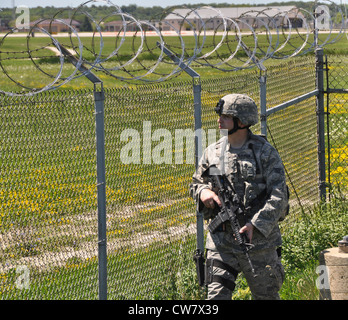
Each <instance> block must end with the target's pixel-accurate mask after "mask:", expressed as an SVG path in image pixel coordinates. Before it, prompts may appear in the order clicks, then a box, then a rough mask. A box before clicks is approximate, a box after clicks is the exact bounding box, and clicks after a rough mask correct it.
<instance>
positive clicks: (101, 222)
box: [94, 84, 107, 300]
mask: <svg viewBox="0 0 348 320" xmlns="http://www.w3.org/2000/svg"><path fill="white" fill-rule="evenodd" d="M104 100H105V95H104V89H103V85H102V84H101V89H100V91H97V89H96V85H94V102H95V127H96V149H97V193H98V263H99V269H98V270H99V299H100V300H106V299H107V252H106V186H105V137H104Z"/></svg>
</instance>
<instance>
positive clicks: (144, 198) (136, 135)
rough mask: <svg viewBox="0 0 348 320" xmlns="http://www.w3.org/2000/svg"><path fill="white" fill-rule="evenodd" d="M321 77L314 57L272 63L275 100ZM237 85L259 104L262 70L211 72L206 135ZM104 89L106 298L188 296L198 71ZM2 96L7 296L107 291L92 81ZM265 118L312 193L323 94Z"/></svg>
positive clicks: (294, 183) (1, 239)
mask: <svg viewBox="0 0 348 320" xmlns="http://www.w3.org/2000/svg"><path fill="white" fill-rule="evenodd" d="M336 61H337V60H336ZM337 63H338V65H340V63H342V62H339V61H338V62H337ZM333 70H335V69H331V70H330V71H333ZM198 71H199V70H198ZM314 88H315V63H314V59H313V58H311V57H302V58H296V59H294V60H291V61H289V62H282V63H281V64H279V63H277V64H276V65H274V66H269V67H268V69H267V105H268V108H271V107H273V106H275V105H277V104H279V103H280V102H282V101H287V100H289V99H291V98H294V97H295V96H298V95H301V94H303V93H305V92H308V91H311V90H313V89H314ZM230 92H243V93H246V94H248V95H250V96H251V97H252V98H254V99H255V100H256V102H257V104H259V102H260V99H259V72H258V71H255V69H252V70H247V71H238V72H234V73H233V74H232V75H231V76H229V77H223V78H218V79H216V78H215V79H212V80H210V79H202V123H203V133H204V136H205V143H206V144H208V143H211V142H213V141H215V140H214V139H217V138H218V130H217V123H216V121H217V116H216V114H215V112H214V107H215V105H216V103H217V101H218V99H219V98H221V97H222V96H223V95H224V94H226V93H230ZM330 96H331V97H333V94H331V95H330ZM335 97H336V95H335ZM105 98H106V100H105V151H106V197H107V249H108V298H109V299H137V298H142V299H170V298H185V292H184V289H182V287H183V286H182V285H183V281H187V278H186V279H184V278H183V274H184V273H185V271H186V270H188V269H190V270H191V269H192V263H193V262H192V253H193V250H194V249H195V245H196V238H195V233H196V225H195V222H196V217H195V206H194V203H193V200H192V199H190V197H189V194H188V186H189V184H190V181H191V176H192V174H193V172H194V144H193V142H194V139H193V137H194V129H193V128H194V112H193V97H192V81H183V82H166V83H160V84H156V85H146V86H137V87H134V88H131V87H122V88H117V89H106V90H105ZM340 99H341V100H340ZM343 100H344V99H343V98H336V100H331V101H335V102H333V103H335V104H342V106H344V108H345V109H344V110H345V111H344V112H343V115H342V113H341V112H342V111H339V112H337V114H336V113H335V112H333V110H335V109H334V106H335V105H332V106H331V105H330V113H331V115H332V116H335V117H336V118H335V117H334V119H336V120H332V121H331V122H330V125H331V127H332V129H333V130H334V129H335V130H336V128H337V126H340V125H344V126H345V128H346V124H347V122H346V121H347V118H346V115H347V104H346V101H343ZM330 103H332V102H330ZM1 108H2V109H1V111H2V112H1V123H2V131H1V141H2V145H1V146H0V152H1V190H0V199H1V211H0V224H1V234H0V245H1V251H2V252H1V255H0V259H1V260H0V268H1V269H0V276H1V277H0V297H1V298H2V299H20V298H22V299H97V298H98V234H97V233H98V220H97V196H96V194H97V192H96V190H97V187H96V172H95V171H96V170H95V166H96V165H95V164H96V154H95V123H94V121H95V118H94V101H93V91H92V90H85V91H82V90H79V91H78V90H75V91H59V92H58V91H56V92H46V93H44V94H39V95H36V96H32V97H4V96H3V97H1ZM337 110H338V109H337ZM339 110H342V109H339ZM331 115H330V116H331ZM342 117H343V120H342ZM267 121H268V122H267V123H268V129H269V131H268V132H269V136H268V138H269V141H270V142H271V143H273V144H275V145H276V147H277V149H278V151H279V153H280V155H281V157H282V158H283V161H284V164H285V166H286V169H287V171H288V183H289V186H290V189H291V203H292V207H293V208H296V207H298V205H299V199H300V201H301V202H302V204H305V205H310V204H313V203H314V202H315V201H317V200H318V173H317V172H318V168H317V138H316V114H315V98H311V99H309V100H306V101H304V102H302V103H298V104H296V105H293V106H291V107H289V108H287V109H285V110H282V111H280V112H277V113H274V114H272V115H271V116H269V117H268V120H267ZM342 121H343V122H342ZM253 131H254V132H255V133H259V132H260V127H259V126H255V128H253ZM335 132H336V131H335ZM340 134H341V133H339V132H338V133H337V135H338V136H337V139H336V140H335V141H337V142H335V144H332V146H333V148H337V149H338V148H342V149H343V150H342V151H340V152H341V153H339V154H340V155H342V154H344V155H346V151H344V150H346V149H345V148H346V140H344V139H346V135H345V136H343V135H340ZM331 140H332V141H333V140H334V139H333V137H332V139H331ZM337 152H338V151H337ZM299 154H301V156H299ZM333 154H334V153H333ZM331 157H333V156H332V155H331ZM340 157H341V156H340ZM344 160H345V161H346V157H344ZM338 167H339V166H338V165H337V168H338ZM331 168H332V169H333V170H335V168H336V167H334V166H333V162H332V164H331ZM342 168H345V167H344V166H342ZM337 170H341V169H337ZM333 176H335V175H332V177H333ZM342 176H343V174H342ZM335 177H336V176H335ZM332 179H333V178H332ZM335 179H336V180H335V181H337V182H339V181H340V180H338V178H335ZM340 179H344V178H340ZM28 274H30V277H29V278H28V277H26V276H27V275H28ZM26 279H29V280H30V281H29V282H26ZM172 289H175V290H172ZM173 292H176V293H175V295H174V294H173Z"/></svg>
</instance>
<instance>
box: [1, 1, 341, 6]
mask: <svg viewBox="0 0 348 320" xmlns="http://www.w3.org/2000/svg"><path fill="white" fill-rule="evenodd" d="M13 1H14V2H15V6H16V7H17V6H19V5H24V6H27V7H29V8H31V7H38V6H41V7H45V6H54V7H68V6H70V7H77V6H79V5H80V4H82V3H84V2H87V1H88V0H0V8H1V7H3V8H8V7H12V2H13ZM111 1H112V2H113V3H114V4H116V5H118V6H123V5H130V4H135V5H137V6H142V7H153V6H161V7H167V6H172V5H180V4H183V3H190V4H195V3H224V2H226V3H235V4H250V5H254V4H261V3H269V2H273V1H274V0H233V1H229V0H164V1H163V0H111ZM304 1H306V0H304ZM343 1H344V0H343ZM99 2H100V3H102V1H99ZM278 2H286V1H281V0H278ZM335 2H338V3H339V0H336V1H335ZM97 3H98V1H97Z"/></svg>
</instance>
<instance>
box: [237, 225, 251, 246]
mask: <svg viewBox="0 0 348 320" xmlns="http://www.w3.org/2000/svg"><path fill="white" fill-rule="evenodd" d="M244 232H246V235H247V237H248V239H249V241H250V243H251V239H252V238H253V233H254V226H253V225H252V224H251V223H249V222H247V223H246V224H245V226H244V227H242V228H241V229H240V230H239V233H244Z"/></svg>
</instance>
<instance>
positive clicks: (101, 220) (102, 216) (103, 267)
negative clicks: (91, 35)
mask: <svg viewBox="0 0 348 320" xmlns="http://www.w3.org/2000/svg"><path fill="white" fill-rule="evenodd" d="M59 46H60V49H61V51H62V53H63V54H64V55H65V57H67V58H68V59H69V61H70V62H71V63H72V64H73V65H74V66H75V67H77V68H78V70H79V71H81V72H82V73H83V75H84V76H85V77H86V78H87V79H88V80H89V81H91V82H92V83H93V85H94V91H93V93H94V106H95V128H96V152H97V197H98V200H97V201H98V273H99V274H98V279H99V300H106V299H107V251H106V185H105V137H104V100H105V95H104V88H103V81H101V80H100V79H99V78H98V77H97V76H96V75H94V74H93V73H92V72H91V71H90V70H89V69H88V68H86V67H85V66H84V65H83V64H81V65H79V64H78V60H77V59H76V57H74V56H73V55H72V54H71V53H70V52H69V51H68V50H67V49H66V48H65V47H64V46H62V45H60V44H59ZM97 86H100V89H99V90H97Z"/></svg>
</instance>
